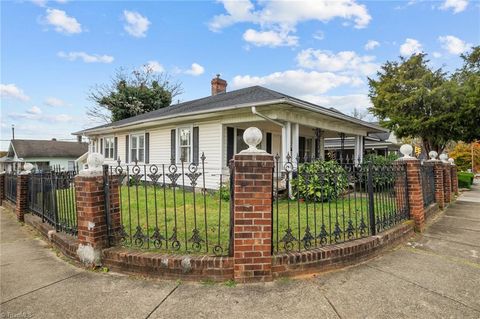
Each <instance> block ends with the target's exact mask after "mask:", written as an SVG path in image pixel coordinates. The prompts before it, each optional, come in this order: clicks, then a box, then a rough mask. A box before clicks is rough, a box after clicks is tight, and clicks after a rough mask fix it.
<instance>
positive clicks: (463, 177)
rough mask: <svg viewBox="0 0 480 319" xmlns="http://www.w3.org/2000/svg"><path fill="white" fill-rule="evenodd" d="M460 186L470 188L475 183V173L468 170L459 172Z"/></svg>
mask: <svg viewBox="0 0 480 319" xmlns="http://www.w3.org/2000/svg"><path fill="white" fill-rule="evenodd" d="M457 176H458V187H460V188H470V187H471V186H472V184H473V178H474V177H475V175H474V174H473V173H468V172H459V173H458V175H457Z"/></svg>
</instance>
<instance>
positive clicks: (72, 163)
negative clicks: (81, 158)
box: [68, 161, 75, 172]
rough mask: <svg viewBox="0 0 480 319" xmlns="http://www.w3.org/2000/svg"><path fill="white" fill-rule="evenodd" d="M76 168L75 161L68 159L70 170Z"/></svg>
mask: <svg viewBox="0 0 480 319" xmlns="http://www.w3.org/2000/svg"><path fill="white" fill-rule="evenodd" d="M74 170H75V161H68V171H69V172H71V171H74Z"/></svg>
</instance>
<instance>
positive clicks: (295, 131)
mask: <svg viewBox="0 0 480 319" xmlns="http://www.w3.org/2000/svg"><path fill="white" fill-rule="evenodd" d="M299 137H300V125H299V124H298V123H293V124H292V157H293V158H294V159H295V160H296V158H297V156H298V154H299V152H298V151H299V150H298V140H299ZM294 162H295V161H294Z"/></svg>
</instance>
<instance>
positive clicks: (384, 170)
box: [362, 153, 398, 190]
mask: <svg viewBox="0 0 480 319" xmlns="http://www.w3.org/2000/svg"><path fill="white" fill-rule="evenodd" d="M396 159H398V155H397V154H394V153H390V154H388V155H387V156H384V155H377V154H367V155H365V157H364V161H363V163H362V171H363V172H364V174H365V178H367V174H368V169H369V163H372V180H373V188H374V190H379V189H386V188H385V187H388V185H391V184H392V183H393V182H395V178H396V173H395V170H394V169H393V167H392V164H393V163H394V162H395V160H396Z"/></svg>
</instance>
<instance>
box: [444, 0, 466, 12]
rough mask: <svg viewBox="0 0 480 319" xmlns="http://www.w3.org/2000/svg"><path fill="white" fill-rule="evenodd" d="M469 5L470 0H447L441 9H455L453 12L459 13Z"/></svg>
mask: <svg viewBox="0 0 480 319" xmlns="http://www.w3.org/2000/svg"><path fill="white" fill-rule="evenodd" d="M467 6H468V0H445V1H444V2H443V3H442V5H441V6H440V9H442V10H450V9H452V10H453V13H459V12H462V11H463V10H465V9H466V8H467Z"/></svg>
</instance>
